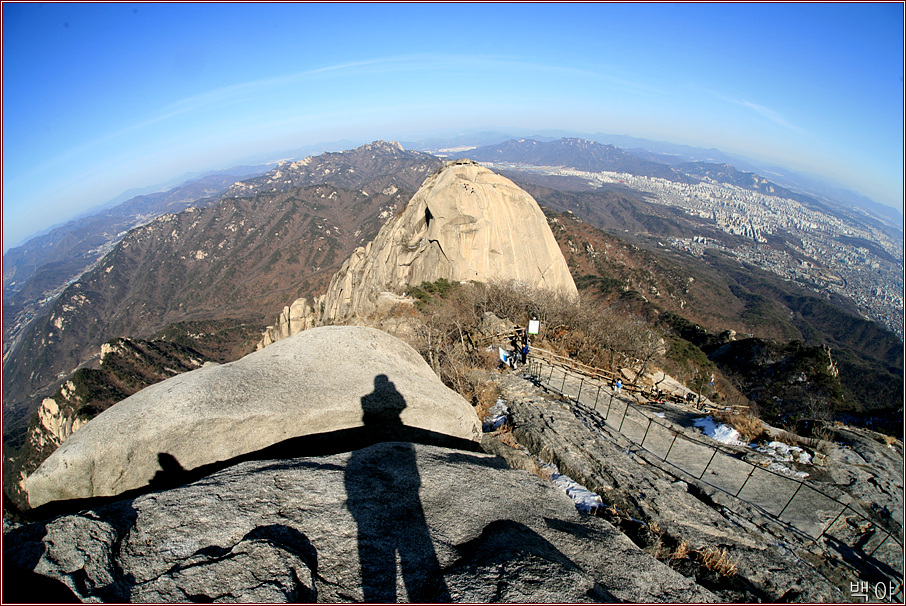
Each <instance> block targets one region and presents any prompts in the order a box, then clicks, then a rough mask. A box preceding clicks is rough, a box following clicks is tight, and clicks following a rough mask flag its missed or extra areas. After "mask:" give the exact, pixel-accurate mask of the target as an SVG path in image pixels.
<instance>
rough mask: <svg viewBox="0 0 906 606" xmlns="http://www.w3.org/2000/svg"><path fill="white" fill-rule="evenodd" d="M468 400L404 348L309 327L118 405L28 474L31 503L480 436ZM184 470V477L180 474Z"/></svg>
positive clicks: (341, 330) (386, 338)
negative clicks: (361, 449)
mask: <svg viewBox="0 0 906 606" xmlns="http://www.w3.org/2000/svg"><path fill="white" fill-rule="evenodd" d="M480 427H481V426H480V423H479V421H478V418H477V416H476V414H475V412H474V409H473V408H472V406H471V405H470V404H469V403H468V402H466V401H465V400H464V399H463V398H462V397H461V396H459V395H458V394H456V393H455V392H454V391H452V390H450V389H448V388H447V387H445V386H444V385H443V384H442V383H441V382H440V380H439V379H438V378H437V376H436V375H435V374H434V372H433V371H432V370H431V369H430V367H429V366H428V365H427V364H426V363H425V361H424V360H423V359H422V358H421V357H420V356H419V355H418V353H417V352H416V351H415V350H414V349H412V348H411V347H410V346H409V345H407V344H405V343H403V342H402V341H400V340H399V339H396V338H395V337H392V336H390V335H388V334H387V333H385V332H382V331H380V330H376V329H373V328H366V327H352V326H328V327H322V328H318V329H313V330H309V331H305V332H303V333H300V334H298V335H296V336H295V337H293V338H290V339H284V340H282V341H280V342H278V343H276V344H274V345H273V346H271V347H268V348H266V349H263V350H261V351H258V352H255V353H253V354H250V355H248V356H246V357H244V358H242V359H240V360H237V361H236V362H232V363H229V364H223V365H213V366H205V367H203V368H200V369H198V370H195V371H192V372H188V373H185V374H182V375H179V376H176V377H173V378H171V379H168V380H166V381H163V382H161V383H158V384H156V385H152V386H151V387H148V388H146V389H143V390H142V391H140V392H138V393H137V394H135V395H133V396H131V397H129V398H127V399H125V400H123V401H122V402H119V403H118V404H116V405H115V406H113V407H111V408H110V409H108V410H106V411H104V412H103V413H102V414H100V415H98V416H97V417H96V418H94V419H92V420H91V421H90V422H89V423H87V424H86V425H85V426H84V427H82V428H81V429H80V430H79V431H77V432H75V433H74V434H73V435H72V436H70V437H69V438H68V439H67V440H66V441H65V442H64V443H63V444H62V445H61V446H60V448H59V449H57V451H56V452H54V454H53V455H51V456H50V457H49V458H48V459H47V460H46V461H44V463H43V464H42V465H41V467H39V468H38V469H37V470H36V471H35V473H33V474H32V475H31V476H29V478H28V479H27V481H26V488H27V490H28V498H29V503H30V504H31V506H32V507H37V506H40V505H42V504H45V503H48V502H50V501H58V500H67V499H77V498H86V497H94V496H109V495H117V494H121V493H122V492H124V491H127V490H130V489H135V488H139V487H142V486H145V485H147V484H149V482H151V481H152V480H153V479H155V478H156V479H157V480H159V481H164V480H166V479H167V476H169V477H170V478H179V477H184V472H187V471H191V470H197V469H201V468H203V467H204V466H207V465H212V464H215V463H217V462H223V461H230V460H231V459H235V458H236V457H240V456H247V455H250V454H253V453H256V452H260V451H261V450H262V449H267V448H269V447H270V448H271V452H270V454H269V455H268V456H273V454H274V452H273V449H274V448H277V447H282V448H283V453H284V454H285V453H292V454H305V453H309V454H314V453H318V454H320V453H326V452H340V451H348V450H351V449H353V448H355V447H357V446H362V445H364V444H367V443H373V442H374V441H377V440H379V439H387V438H393V439H406V440H416V441H422V442H428V443H441V444H447V443H450V444H453V443H455V442H456V441H457V440H458V441H460V442H466V441H471V442H475V443H477V442H478V441H479V440H480V438H481V429H480ZM181 474H182V475H181Z"/></svg>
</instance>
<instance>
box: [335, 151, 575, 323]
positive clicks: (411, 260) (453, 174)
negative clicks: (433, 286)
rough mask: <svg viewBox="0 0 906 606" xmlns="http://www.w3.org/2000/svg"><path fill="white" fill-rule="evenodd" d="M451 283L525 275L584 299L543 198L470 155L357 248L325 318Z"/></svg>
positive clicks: (338, 278)
mask: <svg viewBox="0 0 906 606" xmlns="http://www.w3.org/2000/svg"><path fill="white" fill-rule="evenodd" d="M440 278H445V279H447V280H450V281H467V280H478V281H482V282H486V281H489V280H510V279H512V280H519V281H521V282H524V283H525V284H528V285H529V286H531V287H534V288H544V289H548V290H554V291H558V292H560V293H563V294H564V295H567V296H577V290H576V285H575V283H574V282H573V279H572V276H571V275H570V273H569V268H568V267H567V265H566V261H565V259H564V258H563V254H562V253H561V252H560V248H559V247H558V246H557V242H556V240H555V239H554V236H553V234H552V233H551V230H550V227H548V224H547V221H546V220H545V217H544V213H543V212H542V211H541V208H540V207H539V206H538V204H537V202H535V200H534V199H533V198H532V197H531V196H530V195H528V194H527V193H526V192H524V191H523V190H522V189H520V188H519V187H517V186H516V185H515V184H514V183H513V182H512V181H510V180H509V179H506V178H505V177H502V176H500V175H498V174H495V173H494V172H492V171H490V170H489V169H487V168H484V167H483V166H480V165H478V164H477V163H475V162H472V161H470V160H457V161H454V162H449V163H447V164H446V165H445V166H444V168H442V169H441V170H440V171H439V172H438V173H436V174H434V175H433V176H431V177H429V178H428V179H426V180H425V182H424V184H423V185H422V187H421V188H420V189H419V190H418V192H417V193H416V194H415V196H413V197H412V200H410V201H409V203H408V204H407V205H406V207H405V208H404V209H403V211H402V213H401V214H400V215H398V216H397V217H395V218H394V219H391V220H390V221H389V222H388V223H386V224H385V225H384V227H383V228H381V231H380V232H379V233H378V235H377V237H376V238H375V239H374V241H373V242H371V243H369V244H368V245H367V246H366V247H363V248H359V249H357V250H356V251H355V252H354V253H353V254H352V256H351V257H350V258H349V259H348V260H347V261H346V263H344V264H343V267H342V268H341V269H340V271H338V272H337V274H336V275H335V276H334V277H333V280H331V283H330V287H329V289H328V291H327V297H326V301H325V311H324V319H325V320H328V321H329V320H336V319H340V318H344V317H349V316H367V315H368V314H370V313H372V312H374V311H375V308H376V301H377V297H378V296H379V295H380V293H381V292H384V291H389V292H395V293H404V292H405V291H406V289H407V287H408V286H410V285H418V284H421V283H422V282H424V281H428V282H432V281H434V280H437V279H440Z"/></svg>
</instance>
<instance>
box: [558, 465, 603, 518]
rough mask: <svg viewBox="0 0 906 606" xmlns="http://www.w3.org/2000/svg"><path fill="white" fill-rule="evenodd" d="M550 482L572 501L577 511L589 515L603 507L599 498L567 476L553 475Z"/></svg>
mask: <svg viewBox="0 0 906 606" xmlns="http://www.w3.org/2000/svg"><path fill="white" fill-rule="evenodd" d="M551 482H553V483H554V484H555V485H556V486H557V487H558V488H560V490H562V491H563V492H565V493H566V495H567V496H568V497H569V498H571V499H572V500H573V502H574V503H575V504H576V509H578V510H579V511H584V512H585V513H591V512H592V511H594V510H595V509H597V508H598V507H601V506H603V505H604V502H603V501H602V500H601V497H599V496H598V495H596V494H595V493H593V492H592V491H590V490H588V489H587V488H585V487H584V486H582V485H581V484H578V483H577V482H576V481H575V480H573V479H572V478H571V477H569V476H565V475H563V474H560V473H555V474H553V475H552V476H551Z"/></svg>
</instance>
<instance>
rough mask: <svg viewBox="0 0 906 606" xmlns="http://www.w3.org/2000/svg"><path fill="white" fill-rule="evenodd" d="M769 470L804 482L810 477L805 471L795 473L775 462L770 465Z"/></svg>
mask: <svg viewBox="0 0 906 606" xmlns="http://www.w3.org/2000/svg"><path fill="white" fill-rule="evenodd" d="M768 469H769V470H771V471H776V472H777V473H782V474H783V475H785V476H792V477H794V478H799V479H802V480H804V479H805V478H807V477H808V473H807V472H804V471H793V470H792V469H790V468H789V467H787V466H786V465H781V464H780V463H777V462H774V463H771V464H770V465H768Z"/></svg>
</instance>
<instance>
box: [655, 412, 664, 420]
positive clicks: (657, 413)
mask: <svg viewBox="0 0 906 606" xmlns="http://www.w3.org/2000/svg"><path fill="white" fill-rule="evenodd" d="M654 416H656V417H660V418H662V419H666V418H667V414H666V413H663V412H656V413H654Z"/></svg>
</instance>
